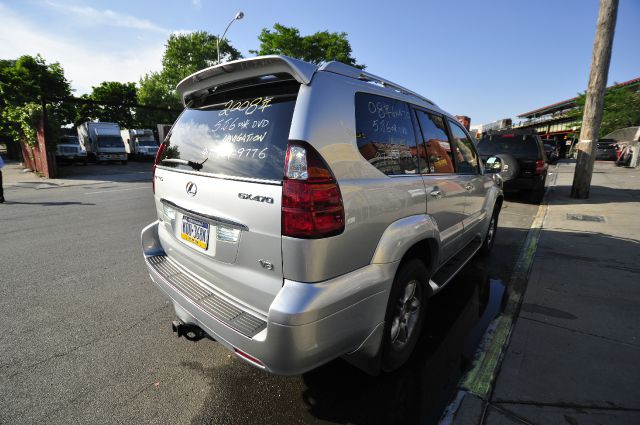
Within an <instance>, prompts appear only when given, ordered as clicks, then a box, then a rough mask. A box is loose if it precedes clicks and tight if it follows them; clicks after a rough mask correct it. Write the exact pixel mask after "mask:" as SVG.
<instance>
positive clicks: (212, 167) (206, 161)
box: [161, 85, 299, 180]
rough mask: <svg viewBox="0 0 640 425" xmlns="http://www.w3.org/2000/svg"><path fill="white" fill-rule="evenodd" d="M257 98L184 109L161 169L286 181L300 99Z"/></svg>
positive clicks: (281, 96) (286, 96) (228, 98)
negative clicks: (293, 122) (297, 102)
mask: <svg viewBox="0 0 640 425" xmlns="http://www.w3.org/2000/svg"><path fill="white" fill-rule="evenodd" d="M298 87H299V85H298ZM254 93H255V94H261V95H260V96H255V97H254V96H251V97H247V96H243V97H234V96H233V95H228V96H226V99H223V101H219V100H220V99H219V98H218V99H216V100H218V102H216V103H215V104H207V102H203V103H204V105H201V106H198V107H197V108H193V107H192V108H187V109H185V110H184V112H183V113H182V115H180V117H179V118H178V120H177V121H176V123H175V125H174V126H173V129H172V130H171V134H170V136H169V140H168V142H167V147H166V148H165V150H164V152H163V155H162V158H161V160H162V165H163V166H167V167H173V168H176V169H182V170H191V171H193V170H196V171H201V172H204V173H211V174H220V175H225V176H231V177H240V178H254V179H263V180H282V177H283V175H284V161H285V155H286V152H287V144H288V141H289V129H290V127H291V119H292V116H293V109H294V106H295V99H296V94H275V95H267V94H263V93H259V92H258V91H255V92H254ZM276 93H277V91H276Z"/></svg>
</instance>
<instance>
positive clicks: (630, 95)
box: [568, 87, 640, 137]
mask: <svg viewBox="0 0 640 425" xmlns="http://www.w3.org/2000/svg"><path fill="white" fill-rule="evenodd" d="M636 89H637V88H627V87H622V88H612V89H609V90H607V92H606V93H605V95H604V111H603V112H602V124H601V125H600V132H599V137H602V136H604V135H607V134H609V133H611V132H612V131H614V130H617V129H619V128H625V127H631V126H637V125H640V92H639V91H637V90H636ZM585 102H586V94H585V93H582V94H581V95H579V96H578V99H577V100H576V108H575V109H573V110H571V112H569V114H568V115H569V116H570V117H571V118H573V119H574V120H575V121H576V122H577V123H578V126H582V116H583V115H584V105H585Z"/></svg>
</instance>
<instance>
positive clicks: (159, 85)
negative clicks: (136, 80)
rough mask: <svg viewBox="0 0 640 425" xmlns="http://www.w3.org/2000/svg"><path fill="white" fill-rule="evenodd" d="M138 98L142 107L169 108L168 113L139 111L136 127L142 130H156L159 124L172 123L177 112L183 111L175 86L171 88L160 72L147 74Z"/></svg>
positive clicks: (141, 82)
mask: <svg viewBox="0 0 640 425" xmlns="http://www.w3.org/2000/svg"><path fill="white" fill-rule="evenodd" d="M137 98H138V103H139V104H141V105H148V106H153V107H157V108H167V111H158V110H150V109H142V108H140V109H138V110H137V111H136V123H137V124H136V125H137V127H140V128H155V126H156V125H157V124H162V123H172V122H173V121H174V120H175V119H176V112H177V111H180V110H181V109H182V104H181V103H180V99H179V98H178V95H177V94H176V91H175V86H171V85H170V84H169V83H168V81H167V80H166V79H165V78H163V76H162V74H161V73H159V72H151V73H148V74H145V75H144V76H143V77H142V78H141V79H140V88H139V89H138V94H137ZM170 109H171V110H170Z"/></svg>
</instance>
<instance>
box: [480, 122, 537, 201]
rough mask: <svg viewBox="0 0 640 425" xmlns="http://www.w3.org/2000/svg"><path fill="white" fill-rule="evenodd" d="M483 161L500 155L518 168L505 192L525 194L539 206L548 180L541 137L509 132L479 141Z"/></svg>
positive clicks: (486, 136) (525, 132)
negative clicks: (523, 192)
mask: <svg viewBox="0 0 640 425" xmlns="http://www.w3.org/2000/svg"><path fill="white" fill-rule="evenodd" d="M478 151H479V152H480V157H481V158H482V160H483V161H486V160H487V159H488V158H489V157H491V156H494V155H498V154H501V155H502V156H507V155H508V157H510V158H511V161H512V162H513V164H514V165H513V166H517V167H518V172H517V173H515V175H514V177H513V178H512V179H511V180H505V182H504V190H505V191H525V192H527V193H528V194H529V197H530V199H531V201H532V202H535V203H540V202H541V201H542V197H543V196H544V191H545V182H546V179H547V170H548V168H549V166H548V164H547V157H546V154H545V152H544V147H543V145H542V140H541V139H540V136H538V135H537V134H535V133H532V132H529V131H522V130H521V131H516V130H507V131H504V132H497V133H493V134H488V135H485V136H483V137H482V139H480V141H479V142H478Z"/></svg>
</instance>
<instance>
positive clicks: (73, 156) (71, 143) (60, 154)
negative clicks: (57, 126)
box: [56, 136, 87, 165]
mask: <svg viewBox="0 0 640 425" xmlns="http://www.w3.org/2000/svg"><path fill="white" fill-rule="evenodd" d="M56 161H58V162H59V163H63V164H72V163H74V162H80V163H82V164H84V165H87V151H86V150H85V149H84V147H83V146H82V145H80V141H79V140H78V138H77V137H76V136H63V137H61V138H60V141H59V142H58V145H57V146H56Z"/></svg>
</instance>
